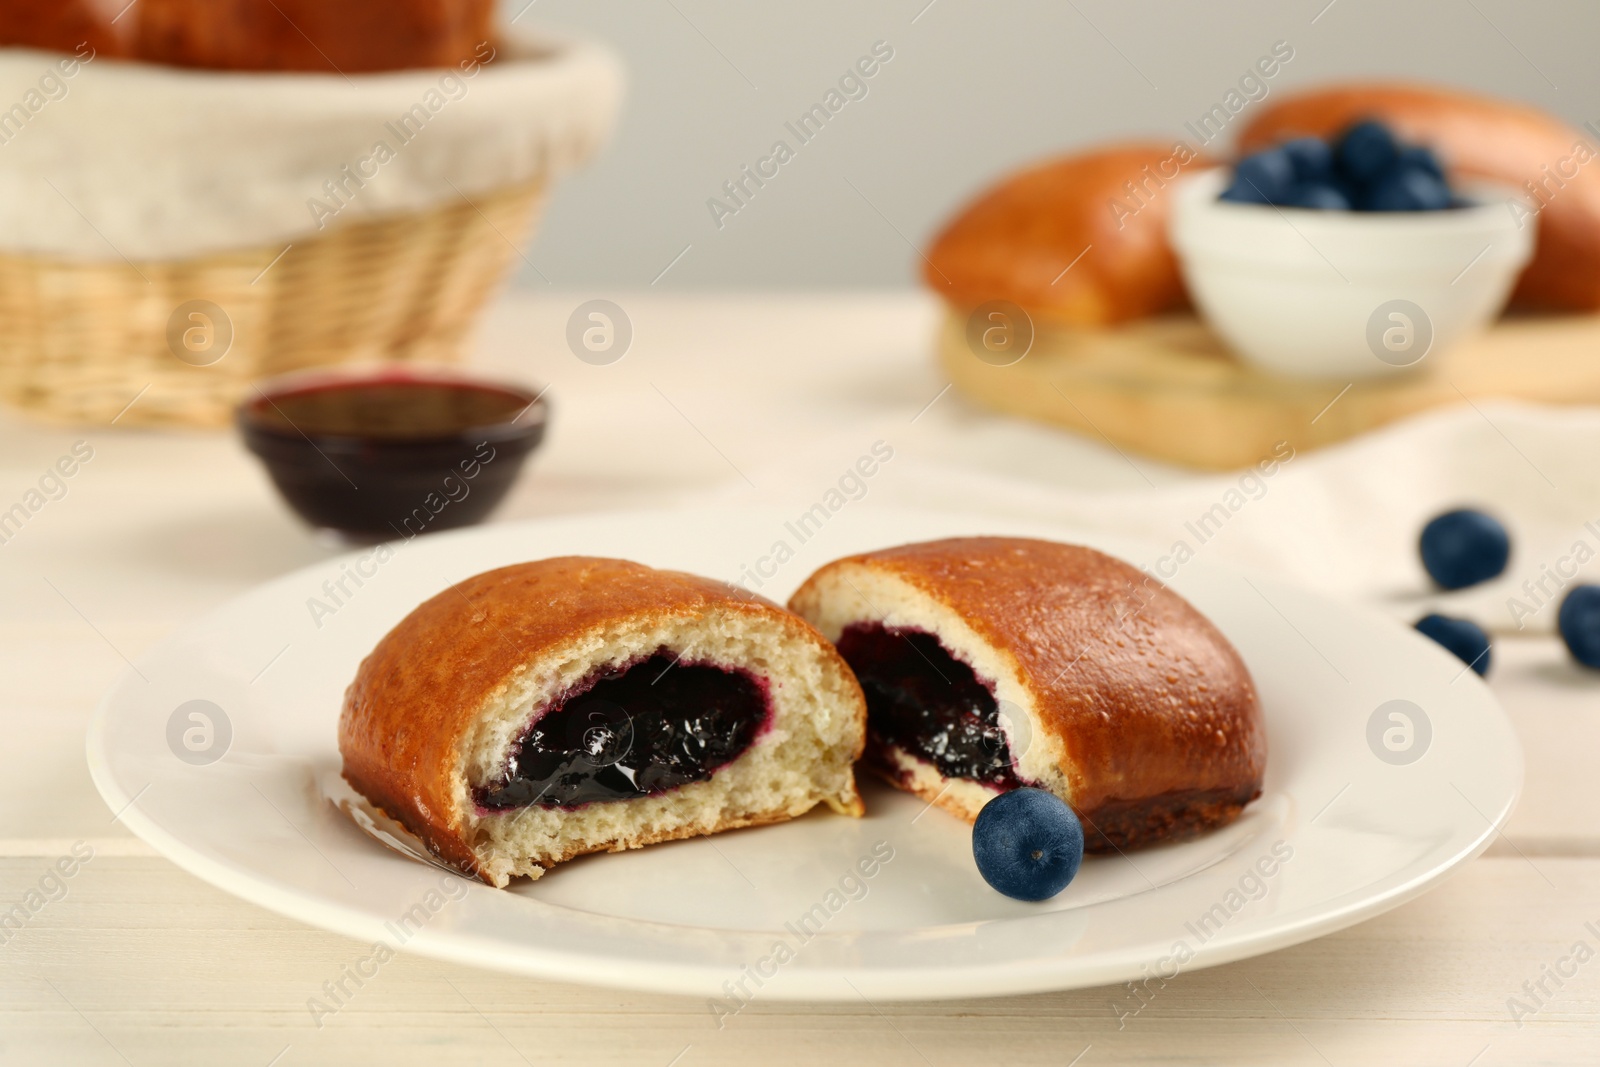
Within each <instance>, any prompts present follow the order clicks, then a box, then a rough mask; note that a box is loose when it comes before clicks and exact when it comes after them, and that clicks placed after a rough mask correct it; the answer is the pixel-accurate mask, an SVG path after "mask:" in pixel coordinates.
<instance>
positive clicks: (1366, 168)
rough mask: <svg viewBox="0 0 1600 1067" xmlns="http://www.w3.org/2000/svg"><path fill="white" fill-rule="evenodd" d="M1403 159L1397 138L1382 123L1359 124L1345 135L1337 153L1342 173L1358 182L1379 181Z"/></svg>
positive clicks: (1340, 141) (1335, 153) (1335, 152)
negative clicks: (1400, 158) (1381, 176)
mask: <svg viewBox="0 0 1600 1067" xmlns="http://www.w3.org/2000/svg"><path fill="white" fill-rule="evenodd" d="M1399 156H1400V146H1399V145H1397V144H1396V143H1395V140H1394V134H1392V133H1390V132H1389V127H1387V126H1385V125H1384V124H1383V123H1381V122H1375V121H1372V120H1370V119H1369V120H1368V121H1366V122H1358V123H1356V124H1355V125H1354V126H1352V127H1350V128H1349V129H1348V130H1346V131H1345V134H1344V136H1343V137H1341V138H1340V139H1339V144H1338V146H1337V147H1336V148H1335V149H1334V158H1335V159H1336V160H1337V161H1338V164H1339V169H1340V170H1342V171H1344V172H1345V174H1347V175H1349V176H1350V177H1351V178H1353V179H1355V180H1356V181H1359V182H1370V181H1374V180H1376V179H1377V178H1378V177H1379V176H1380V175H1382V174H1383V173H1384V172H1386V171H1388V170H1390V169H1392V168H1393V167H1394V165H1395V161H1396V160H1397V159H1398V158H1399Z"/></svg>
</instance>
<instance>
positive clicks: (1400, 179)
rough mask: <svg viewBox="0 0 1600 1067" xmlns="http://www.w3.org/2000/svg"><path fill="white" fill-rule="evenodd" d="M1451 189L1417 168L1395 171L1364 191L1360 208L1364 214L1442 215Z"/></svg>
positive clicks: (1447, 203)
mask: <svg viewBox="0 0 1600 1067" xmlns="http://www.w3.org/2000/svg"><path fill="white" fill-rule="evenodd" d="M1450 203H1451V199H1450V187H1449V186H1448V185H1446V184H1445V183H1444V182H1442V181H1440V180H1439V179H1438V178H1436V177H1434V176H1433V175H1432V174H1430V173H1428V172H1427V171H1425V170H1423V169H1421V168H1420V167H1419V168H1410V169H1405V168H1397V169H1395V170H1393V171H1390V172H1389V173H1387V174H1384V175H1382V176H1381V177H1379V178H1378V180H1377V181H1375V182H1373V183H1372V184H1371V185H1370V186H1368V187H1367V192H1366V195H1365V196H1364V197H1363V198H1362V203H1361V206H1362V208H1363V209H1364V210H1367V211H1443V210H1444V209H1445V208H1447V207H1449V206H1450Z"/></svg>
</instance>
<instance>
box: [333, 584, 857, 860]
mask: <svg viewBox="0 0 1600 1067" xmlns="http://www.w3.org/2000/svg"><path fill="white" fill-rule="evenodd" d="M865 722H866V707H865V703H864V701H863V699H862V694H861V689H860V687H859V686H858V685H857V684H856V681H855V679H854V677H853V676H852V675H851V673H850V671H849V669H848V668H847V667H846V666H845V663H844V661H843V660H842V659H840V657H839V655H838V654H837V653H836V652H835V651H834V649H833V648H832V646H830V645H829V644H828V643H827V642H826V641H824V640H823V639H822V638H821V636H820V635H818V634H817V632H816V631H815V630H814V629H812V628H811V627H810V626H808V625H807V624H806V623H805V622H803V621H802V620H801V619H799V618H798V617H796V616H794V615H792V614H790V613H789V612H787V611H784V610H783V609H782V608H780V607H778V606H777V605H776V604H772V603H769V602H767V601H765V600H761V599H759V598H752V597H751V596H749V595H748V594H745V593H742V592H741V593H737V594H736V593H735V592H733V591H731V590H730V589H729V588H728V587H727V586H725V585H723V584H721V583H719V582H714V581H711V580H710V579H707V578H699V577H696V576H694V575H691V574H683V573H680V572H677V571H660V570H654V569H652V568H650V567H646V566H643V565H641V564H638V563H629V562H625V561H623V560H614V559H594V558H588V557H581V556H572V557H565V558H560V559H548V560H542V561H539V562H535V563H522V564H518V565H516V566H512V567H502V568H500V569H499V570H493V571H488V572H487V573H484V574H480V575H477V576H476V577H473V578H468V579H467V580H466V581H463V582H460V583H458V584H456V585H454V586H451V587H450V588H449V589H447V590H445V591H444V592H442V593H440V594H439V595H438V596H436V597H434V598H433V599H432V600H429V601H427V602H425V603H423V604H422V605H421V606H419V607H418V608H417V609H416V610H415V611H413V612H412V613H411V614H410V615H408V616H406V617H405V619H403V620H401V622H400V624H399V625H398V626H396V627H395V628H394V629H393V630H391V631H390V632H389V633H388V635H386V636H385V637H384V638H383V639H382V640H381V641H379V642H378V646H377V647H376V648H375V649H373V651H372V654H371V655H369V656H368V657H367V658H366V659H365V660H364V661H362V664H361V667H360V669H359V670H358V671H357V672H356V678H355V681H354V682H352V683H351V685H350V688H349V689H348V690H347V691H346V693H345V703H344V713H343V714H342V715H341V716H340V719H339V751H340V752H341V753H343V755H344V776H345V779H346V780H347V781H348V782H349V783H350V785H351V786H352V787H354V788H355V789H356V790H357V791H358V792H360V793H361V794H362V795H364V796H365V797H366V798H367V799H368V800H370V801H372V802H373V803H375V804H377V805H378V806H379V807H381V808H382V809H383V810H384V811H385V812H387V813H388V814H389V815H390V816H391V817H392V818H394V819H396V820H398V821H399V822H400V823H402V824H403V825H404V826H405V827H406V828H407V829H409V830H410V831H411V832H412V833H414V834H416V835H417V837H418V838H420V839H421V840H422V841H423V843H424V844H426V845H427V846H428V848H429V849H431V850H432V851H433V852H434V853H435V854H437V855H438V856H439V857H440V858H441V859H443V860H445V861H447V862H448V863H451V864H453V865H454V866H456V867H458V868H460V869H461V870H463V871H466V872H467V873H469V874H473V875H476V876H477V877H479V878H481V879H483V880H484V881H485V882H488V883H490V884H491V885H496V886H504V885H506V883H507V882H508V881H509V880H510V879H511V878H513V877H515V876H517V875H528V876H529V877H533V878H537V877H539V875H541V874H542V873H544V871H545V869H547V868H549V867H550V866H552V865H553V864H556V863H559V862H561V861H562V860H566V859H570V858H572V857H574V856H580V855H583V854H584V853H588V852H598V851H610V852H618V851H621V850H623V849H629V848H638V847H640V846H642V845H648V844H651V843H653V842H657V841H671V840H675V839H678V838H685V837H695V836H698V835H702V834H712V833H717V832H719V831H722V830H730V829H733V828H735V827H740V826H754V825H758V824H762V823H771V822H778V821H781V820H783V819H790V818H794V817H795V816H797V815H800V814H803V813H804V812H806V811H809V810H810V809H811V808H812V807H814V806H816V805H817V804H819V803H825V804H827V805H828V806H829V807H831V808H833V809H834V810H835V811H838V812H841V813H843V814H847V815H860V814H861V801H860V799H859V797H858V796H857V793H856V786H855V778H854V774H853V770H852V764H853V763H854V762H855V760H856V759H857V758H858V757H859V756H860V754H861V750H862V745H863V740H864V731H865Z"/></svg>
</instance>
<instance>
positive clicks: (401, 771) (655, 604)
mask: <svg viewBox="0 0 1600 1067" xmlns="http://www.w3.org/2000/svg"><path fill="white" fill-rule="evenodd" d="M713 608H715V609H718V610H720V611H726V612H739V613H748V614H751V615H763V616H767V617H769V618H772V619H774V620H776V621H778V622H780V623H781V624H783V625H785V626H788V627H790V628H791V629H792V630H793V631H794V633H795V639H796V640H803V641H809V642H811V643H813V644H814V645H816V647H817V648H818V650H819V654H821V655H826V656H830V657H832V658H833V659H834V660H835V661H836V663H837V665H838V668H839V670H840V671H841V672H842V673H843V674H844V675H845V676H846V677H853V675H851V674H850V671H849V668H848V667H847V666H846V665H845V663H844V661H843V660H842V659H839V658H838V653H836V652H834V651H833V650H832V647H831V646H830V645H829V644H828V643H827V642H826V641H824V640H823V639H822V636H821V635H820V634H818V633H817V632H816V631H815V630H814V629H812V628H811V626H810V625H809V624H808V623H806V622H805V620H803V619H801V618H799V617H798V616H795V615H791V614H790V613H789V612H787V611H784V610H783V609H782V608H780V607H778V606H777V605H776V604H773V603H772V602H770V601H767V600H763V599H761V598H759V597H753V596H751V595H750V594H747V593H744V592H742V591H741V592H739V593H735V592H733V591H731V590H730V589H729V587H728V586H727V585H725V584H724V583H721V582H717V581H713V580H711V579H709V578H701V577H698V576H696V575H692V574H684V573H682V572H679V571H663V570H656V569H654V568H651V567H646V566H644V565H643V564H639V563H630V562H627V561H625V560H616V559H599V558H593V557H587V556H566V557H561V558H557V559H547V560H539V561H537V562H533V563H519V564H516V565H514V566H510V567H501V568H499V569H498V570H492V571H487V572H485V573H483V574H479V575H476V576H474V577H472V578H468V579H466V580H465V581H462V582H458V583H457V584H455V585H454V586H451V587H450V588H449V589H446V590H445V591H444V592H442V593H440V594H439V595H438V596H435V597H434V598H432V599H431V600H428V601H425V602H424V603H422V604H421V605H419V606H418V607H417V608H416V609H415V610H414V611H412V612H411V614H409V615H407V616H406V617H405V618H404V619H402V620H401V621H400V623H399V625H397V626H396V627H395V628H394V629H393V630H390V631H389V632H388V633H387V634H386V635H384V637H383V639H382V640H380V641H379V642H378V645H377V647H376V648H374V649H373V650H372V653H371V654H370V655H368V656H367V658H366V659H364V660H362V662H361V666H360V668H358V669H357V671H356V677H355V680H354V681H353V682H351V683H350V687H349V688H348V689H347V690H346V691H345V699H344V710H343V713H342V714H341V715H340V717H339V751H340V753H341V754H342V755H343V756H344V777H345V780H346V781H348V782H349V783H350V785H351V786H352V787H353V788H354V789H356V791H358V792H360V793H361V794H362V795H364V796H365V797H366V798H367V799H368V800H370V801H372V802H373V803H374V804H377V805H378V806H379V807H381V808H382V809H383V810H384V811H385V812H387V813H388V815H389V816H390V817H391V818H393V819H395V820H396V821H398V822H400V823H401V824H402V825H404V826H405V827H406V828H407V829H408V830H410V831H411V832H412V833H413V834H415V835H416V836H417V837H418V838H420V839H421V840H422V841H423V843H424V844H426V845H427V846H428V847H429V848H430V849H432V850H433V851H434V852H435V853H436V854H438V855H439V856H440V858H442V859H444V860H445V861H447V862H449V863H451V864H454V865H455V866H457V867H459V868H461V869H462V870H465V871H469V872H472V873H474V874H479V873H481V872H480V871H479V868H478V863H477V857H476V856H475V855H474V853H473V851H472V847H471V842H469V841H468V840H467V839H466V837H465V835H464V827H463V826H462V825H461V822H460V815H461V813H458V812H454V811H452V807H453V805H454V803H455V801H454V799H453V796H452V792H451V781H452V775H453V774H454V773H455V771H456V762H457V759H458V755H457V754H458V750H459V745H460V742H461V739H462V737H463V735H464V734H465V733H466V731H467V730H469V729H470V728H471V726H472V725H473V723H474V722H475V721H476V717H477V714H478V711H479V709H480V708H482V707H483V705H484V704H485V702H486V701H488V700H489V699H490V698H491V697H493V696H495V695H496V694H497V693H499V692H500V691H501V690H502V689H504V687H506V686H507V685H508V684H509V683H510V682H511V681H512V679H514V678H515V677H516V676H518V675H520V674H521V673H523V671H524V670H525V669H526V665H527V664H528V663H530V662H532V661H535V660H537V659H540V658H542V657H544V656H546V655H550V654H552V653H558V652H559V650H560V649H561V647H562V646H563V645H566V644H569V643H571V642H573V641H575V640H576V639H578V638H579V637H580V636H581V635H583V634H585V633H589V632H592V631H594V630H597V629H601V628H604V627H607V626H613V625H618V624H621V623H624V622H626V621H628V620H632V619H638V618H640V617H647V618H651V619H661V620H665V619H671V618H682V619H693V618H696V617H698V616H700V615H703V614H704V613H705V612H706V611H708V610H710V609H713ZM863 707H864V705H863ZM639 843H640V844H642V843H645V842H642V841H641V842H639Z"/></svg>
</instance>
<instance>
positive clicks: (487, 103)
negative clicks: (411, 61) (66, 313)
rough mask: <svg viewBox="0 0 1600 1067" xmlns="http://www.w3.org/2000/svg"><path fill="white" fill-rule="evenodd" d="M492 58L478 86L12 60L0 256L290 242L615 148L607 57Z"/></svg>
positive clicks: (432, 77) (5, 64)
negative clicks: (608, 143) (609, 140)
mask: <svg viewBox="0 0 1600 1067" xmlns="http://www.w3.org/2000/svg"><path fill="white" fill-rule="evenodd" d="M489 47H490V46H488V45H485V46H484V53H483V54H487V49H488V48H489ZM494 48H495V49H496V53H495V55H494V57H493V62H490V63H487V64H483V65H481V66H480V65H476V64H475V63H471V62H469V63H468V65H467V66H468V69H467V70H462V69H448V70H408V71H396V72H393V73H384V74H357V75H351V76H350V77H348V78H347V77H343V76H340V75H337V74H281V73H262V74H257V73H238V72H231V71H203V70H186V69H178V68H175V67H163V66H158V65H154V64H148V63H130V62H121V61H117V60H112V59H106V58H90V59H89V61H88V62H83V61H82V60H81V58H78V57H71V56H64V55H54V54H51V53H46V52H38V51H33V50H30V49H20V48H0V249H4V250H6V251H8V252H28V253H34V254H42V255H58V256H67V257H71V258H74V259H90V260H106V261H115V260H116V259H118V257H124V258H127V259H133V260H138V259H168V258H185V257H189V256H194V255H199V254H203V253H207V252H217V251H228V250H232V249H236V248H251V247H255V246H258V245H268V244H274V243H278V242H285V241H290V240H293V239H296V238H299V237H303V236H306V235H312V234H316V233H318V232H320V231H321V230H322V229H323V228H325V226H326V225H329V224H331V223H332V222H334V221H337V222H339V223H344V222H346V221H348V220H350V219H352V218H368V217H373V216H379V215H385V214H394V213H396V212H406V211H414V210H418V209H423V208H426V207H429V206H432V205H434V204H438V203H459V202H460V199H461V197H463V196H466V197H475V196H476V195H478V194H480V193H485V192H489V191H491V190H494V189H497V188H499V187H501V186H505V185H510V184H516V183H519V182H522V181H527V180H531V179H533V178H536V177H539V176H541V175H546V176H554V175H555V174H557V173H559V172H560V171H562V170H564V169H566V168H568V167H570V166H573V165H575V164H576V163H578V162H580V161H582V160H583V159H584V158H586V157H587V156H588V155H589V154H590V153H592V152H593V151H594V150H595V149H596V148H597V147H598V146H599V145H600V144H601V143H602V142H603V141H604V140H605V138H606V137H607V136H608V135H609V133H610V130H611V127H612V124H613V122H614V121H615V117H616V113H617V110H618V107H619V105H620V101H621V96H622V86H623V77H622V67H621V64H620V62H619V61H618V60H617V58H616V57H615V55H614V54H613V53H612V52H611V51H610V50H609V49H606V48H604V47H603V46H600V45H598V44H594V43H590V42H585V41H579V40H572V39H567V38H558V37H555V36H552V35H550V34H547V33H543V32H535V31H529V30H525V29H520V28H511V29H509V30H508V31H507V32H505V33H504V34H503V36H502V38H501V39H500V40H498V41H497V42H496V43H495V45H494ZM86 55H87V53H86ZM69 72H70V73H69ZM380 143H381V144H383V145H384V146H385V147H386V149H387V150H388V151H387V152H382V151H379V150H378V147H377V146H378V145H379V144H380ZM347 167H348V168H350V170H349V171H348V172H347V171H346V169H345V168H347ZM352 174H353V175H354V177H351V175H352ZM330 181H331V182H335V183H336V190H335V192H330V191H329V189H328V187H327V184H326V183H328V182H330ZM313 201H317V202H320V203H321V204H322V205H323V206H322V207H321V208H313V206H312V202H313ZM329 211H332V212H333V214H332V215H331V216H330V215H329V214H328V212H329Z"/></svg>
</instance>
